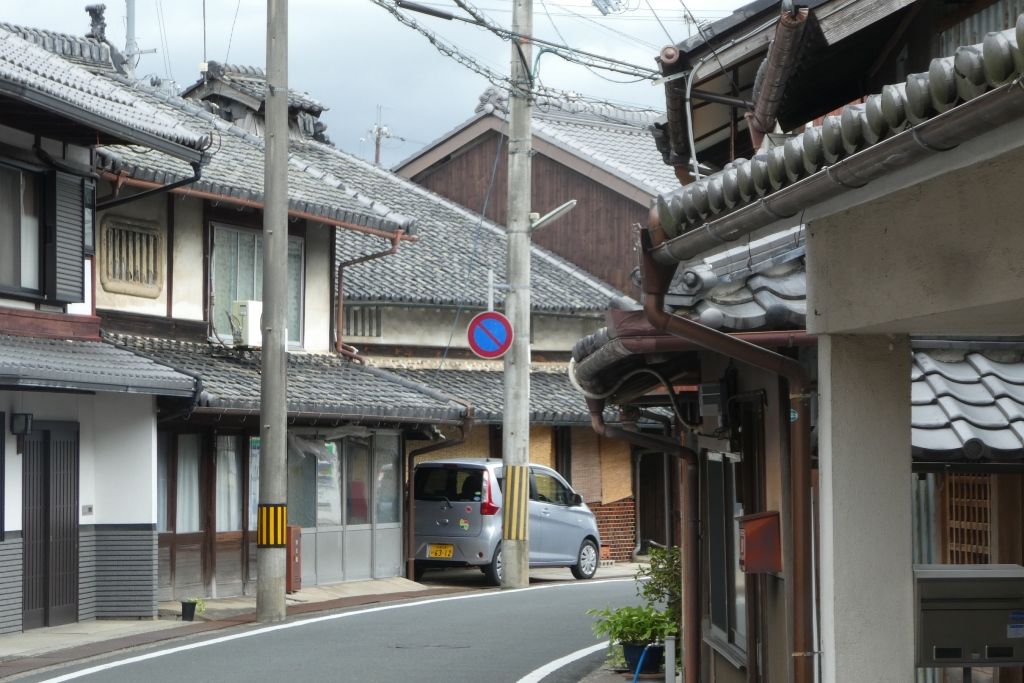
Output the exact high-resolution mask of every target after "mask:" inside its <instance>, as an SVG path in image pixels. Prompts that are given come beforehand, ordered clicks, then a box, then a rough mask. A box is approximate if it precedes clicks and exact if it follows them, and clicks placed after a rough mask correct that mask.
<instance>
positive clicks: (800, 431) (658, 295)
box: [640, 210, 815, 683]
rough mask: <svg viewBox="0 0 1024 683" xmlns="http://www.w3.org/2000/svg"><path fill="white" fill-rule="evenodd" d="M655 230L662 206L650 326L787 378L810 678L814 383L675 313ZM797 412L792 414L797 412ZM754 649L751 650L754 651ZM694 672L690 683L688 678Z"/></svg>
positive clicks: (650, 261) (799, 603)
mask: <svg viewBox="0 0 1024 683" xmlns="http://www.w3.org/2000/svg"><path fill="white" fill-rule="evenodd" d="M652 233H657V234H658V235H659V236H660V235H662V234H663V233H662V231H661V228H660V224H659V219H658V212H657V210H652V211H651V219H650V229H648V230H644V231H641V234H640V238H641V258H642V262H641V271H642V275H643V290H644V313H645V315H646V316H647V320H648V321H649V322H650V323H651V325H652V326H653V327H654V328H655V329H657V330H659V331H661V332H666V333H668V334H672V335H675V336H678V337H681V338H683V339H686V340H688V341H690V342H692V343H693V344H696V345H697V346H699V347H701V348H704V349H707V350H709V351H713V352H715V353H719V354H722V355H723V356H726V357H728V358H733V359H735V360H738V361H740V362H742V363H745V364H747V365H750V366H753V367H755V368H760V369H762V370H767V371H768V372H771V373H774V374H776V375H778V376H780V377H782V378H784V379H785V380H786V382H787V385H788V390H789V391H788V394H789V414H790V416H791V417H790V422H789V458H790V501H789V504H790V524H791V534H792V539H793V563H792V577H793V582H792V586H793V612H792V619H791V622H790V623H791V628H792V642H793V653H792V655H793V670H794V681H795V683H811V681H812V680H813V675H814V666H813V665H814V659H813V657H814V649H815V648H814V644H813V633H812V625H813V614H812V609H811V605H812V595H813V590H814V586H813V583H812V572H811V561H812V556H811V505H810V501H811V498H810V489H811V436H810V431H811V423H810V415H811V411H810V402H811V394H810V382H809V380H808V377H807V375H806V373H805V372H804V369H803V367H802V366H801V365H800V364H799V363H798V362H797V361H796V360H794V359H792V358H789V357H787V356H783V355H781V354H778V353H775V352H774V351H769V350H767V349H764V348H761V347H759V346H756V345H754V344H751V343H749V342H746V341H743V340H741V339H737V338H736V337H733V336H730V335H728V334H726V333H724V332H719V331H718V330H714V329H711V328H710V327H705V326H704V325H701V324H700V323H697V322H694V321H692V320H688V319H686V318H682V317H680V316H677V315H674V314H671V313H669V312H667V311H666V310H665V292H666V291H667V290H668V287H669V284H670V283H671V282H672V276H673V274H674V273H675V266H676V264H675V263H674V262H673V263H671V264H668V265H666V264H663V263H659V262H657V261H656V260H655V258H654V252H655V250H656V249H657V248H658V247H659V246H660V245H656V244H653V239H654V238H653V237H652ZM794 415H795V416H796V419H793V417H792V416H794ZM751 654H752V653H751ZM689 680H690V679H689V675H688V677H687V683H689Z"/></svg>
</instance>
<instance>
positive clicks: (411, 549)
mask: <svg viewBox="0 0 1024 683" xmlns="http://www.w3.org/2000/svg"><path fill="white" fill-rule="evenodd" d="M451 400H453V401H455V402H456V403H461V404H462V405H464V406H465V407H466V419H465V420H463V422H462V425H461V426H460V427H459V437H458V438H457V439H441V440H439V441H434V442H433V443H429V444H427V445H426V446H422V447H420V448H417V449H415V450H411V451H409V453H408V454H407V455H406V458H405V481H406V486H405V490H406V497H407V498H408V500H409V504H408V505H406V506H405V507H406V510H407V511H408V512H407V514H408V517H407V518H406V520H405V522H406V523H405V578H407V579H409V580H410V581H415V580H416V486H415V484H416V482H414V481H413V478H412V475H413V467H414V466H415V464H416V463H415V460H416V458H418V457H419V456H421V455H426V454H427V453H434V452H435V451H441V450H444V449H446V448H452V447H453V446H459V445H461V444H463V443H465V442H466V434H467V433H468V432H469V431H470V430H471V429H473V413H474V409H473V406H472V404H471V403H470V402H469V401H463V400H461V399H457V398H454V397H451Z"/></svg>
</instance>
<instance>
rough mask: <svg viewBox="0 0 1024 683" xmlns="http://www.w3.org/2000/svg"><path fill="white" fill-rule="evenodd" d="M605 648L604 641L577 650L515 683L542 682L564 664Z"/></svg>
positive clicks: (535, 670)
mask: <svg viewBox="0 0 1024 683" xmlns="http://www.w3.org/2000/svg"><path fill="white" fill-rule="evenodd" d="M607 647H608V641H607V640H606V641H604V642H603V643H598V644H597V645H591V646H590V647H585V648H583V649H582V650H577V651H576V652H573V653H571V654H567V655H566V656H564V657H561V658H560V659H556V660H555V661H553V662H548V663H547V664H545V665H544V666H542V667H540V668H539V669H534V670H533V671H531V672H530V673H528V674H526V675H525V676H523V677H522V678H520V679H519V680H518V681H517V683H540V682H541V681H542V680H544V678H545V677H546V676H548V675H550V674H553V673H554V672H556V671H558V670H559V669H561V668H562V667H563V666H565V665H566V664H572V663H573V662H575V661H576V660H577V659H583V658H584V657H586V656H588V655H592V654H594V653H595V652H597V651H598V650H603V649H605V648H607Z"/></svg>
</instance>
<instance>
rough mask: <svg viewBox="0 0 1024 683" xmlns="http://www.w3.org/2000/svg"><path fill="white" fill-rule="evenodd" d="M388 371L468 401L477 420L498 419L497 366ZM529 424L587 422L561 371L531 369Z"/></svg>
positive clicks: (500, 386) (500, 389)
mask: <svg viewBox="0 0 1024 683" xmlns="http://www.w3.org/2000/svg"><path fill="white" fill-rule="evenodd" d="M389 372H393V373H395V374H397V375H400V376H402V377H406V378H408V379H410V380H413V381H415V382H419V383H421V384H425V385H427V386H430V387H434V388H435V389H438V390H440V391H443V392H445V393H446V394H451V395H453V396H458V397H459V398H462V399H465V400H467V401H469V403H470V404H472V406H473V414H474V419H475V420H476V421H478V422H484V423H496V422H501V419H502V412H503V410H504V406H505V396H504V391H505V379H504V377H505V376H504V373H503V372H502V370H501V368H500V366H499V367H497V368H496V369H493V370H483V369H472V370H464V369H458V370H453V369H447V368H443V369H440V370H437V369H399V368H391V369H390V370H389ZM530 423H531V424H558V425H567V424H589V423H590V415H589V413H588V412H587V407H586V404H584V403H583V401H581V400H580V397H579V394H578V393H576V390H575V389H573V387H572V385H571V384H570V383H569V377H568V375H566V373H565V372H564V370H559V371H551V370H545V371H540V370H537V369H534V370H533V371H531V372H530Z"/></svg>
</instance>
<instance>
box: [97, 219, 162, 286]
mask: <svg viewBox="0 0 1024 683" xmlns="http://www.w3.org/2000/svg"><path fill="white" fill-rule="evenodd" d="M162 242H163V240H162V239H161V234H160V228H159V226H158V225H157V224H155V223H150V222H148V221H139V220H135V219H125V218H119V217H108V218H105V219H104V221H103V227H102V231H101V237H100V244H99V245H98V249H97V250H98V252H99V263H100V267H99V272H100V282H101V283H102V285H103V289H105V290H106V291H108V292H114V293H118V294H131V295H133V296H142V297H147V298H150V299H155V298H157V297H158V296H160V290H161V289H162V288H163V260H164V259H163V244H162Z"/></svg>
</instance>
